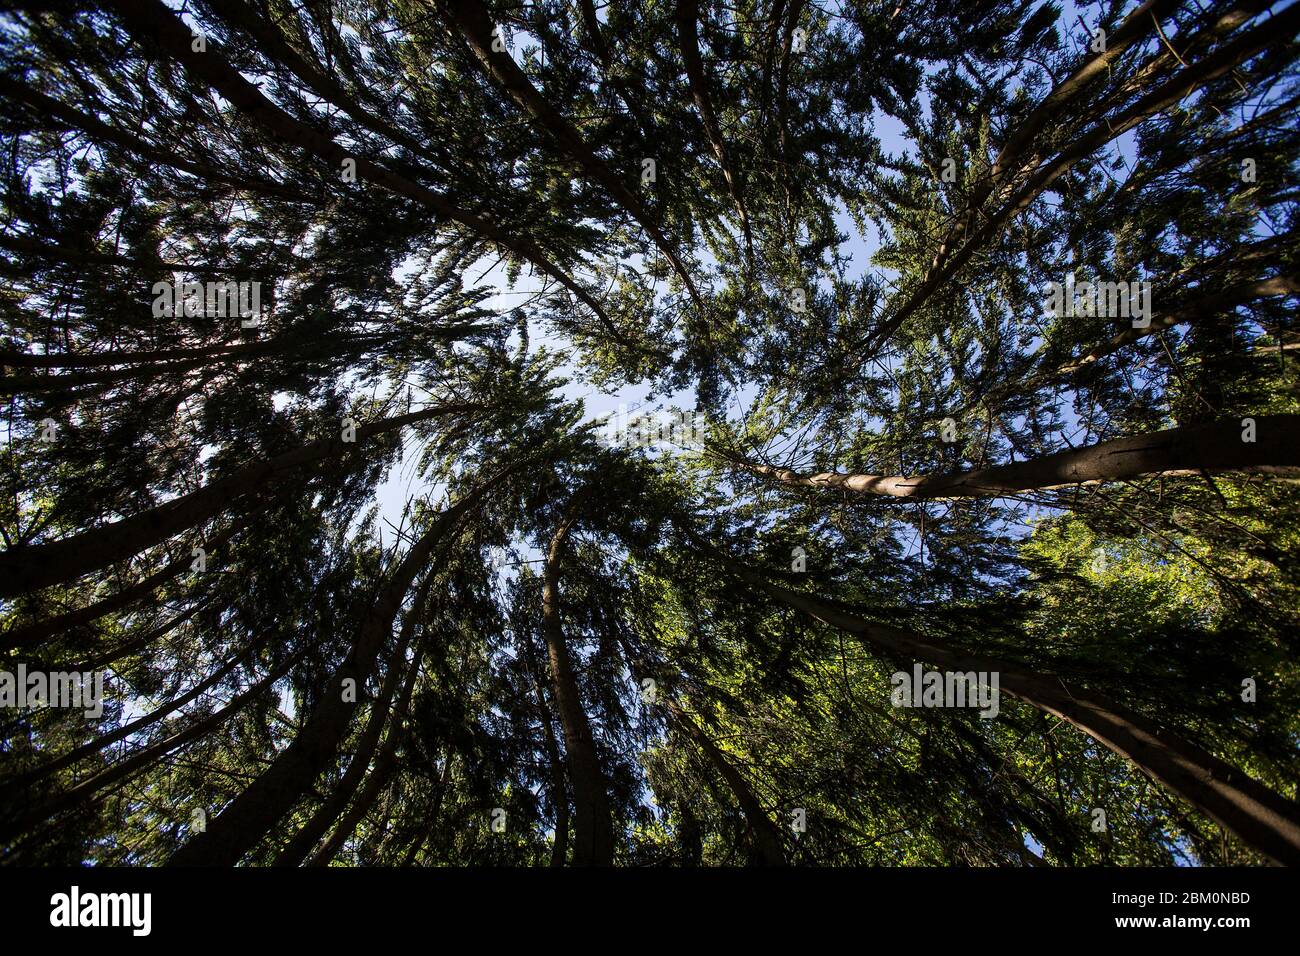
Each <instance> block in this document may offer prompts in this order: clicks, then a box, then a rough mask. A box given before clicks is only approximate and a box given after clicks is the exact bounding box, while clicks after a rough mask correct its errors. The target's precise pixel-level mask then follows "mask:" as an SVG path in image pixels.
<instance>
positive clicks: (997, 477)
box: [727, 415, 1300, 499]
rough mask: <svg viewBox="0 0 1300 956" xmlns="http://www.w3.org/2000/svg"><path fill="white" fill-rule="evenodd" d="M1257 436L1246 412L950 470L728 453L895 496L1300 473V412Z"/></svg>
mask: <svg viewBox="0 0 1300 956" xmlns="http://www.w3.org/2000/svg"><path fill="white" fill-rule="evenodd" d="M1250 420H1251V421H1253V422H1254V441H1243V436H1244V434H1245V432H1246V428H1245V426H1243V424H1242V421H1243V420H1242V419H1233V420H1230V421H1225V422H1216V423H1215V424H1213V425H1193V426H1188V427H1186V428H1171V429H1169V430H1167V431H1162V432H1153V433H1152V434H1150V435H1134V436H1132V437H1129V438H1116V439H1113V440H1112V441H1104V442H1100V443H1098V444H1096V445H1088V446H1086V447H1084V448H1073V449H1070V450H1068V451H1061V452H1056V453H1055V454H1051V455H1044V456H1043V457H1041V458H1033V459H1030V460H1029V461H1018V462H1014V463H1012V464H1009V465H997V466H995V467H992V468H981V469H978V470H976V471H959V472H954V473H952V474H947V475H922V476H918V477H915V478H906V477H903V476H901V475H895V476H887V475H857V474H843V473H840V472H823V473H821V474H816V475H801V474H799V473H798V472H795V471H791V470H790V469H789V468H777V467H775V466H772V465H762V464H754V463H753V462H748V461H737V460H735V459H727V460H728V461H731V462H732V463H733V464H735V465H737V467H740V468H743V469H744V470H746V471H750V472H753V473H754V474H756V475H763V476H765V477H768V478H772V479H774V480H776V481H777V482H780V483H781V484H783V485H787V486H790V487H795V488H835V489H842V490H845V491H854V492H858V493H860V494H874V495H887V496H891V497H895V498H914V499H934V498H976V497H985V496H990V495H1008V494H1016V493H1018V492H1023V491H1048V490H1051V489H1054V488H1064V487H1069V486H1071V485H1079V484H1093V483H1097V482H1105V481H1120V480H1123V479H1128V478H1139V477H1142V476H1143V475H1201V474H1206V473H1209V474H1217V473H1221V472H1239V473H1245V474H1262V475H1283V476H1295V475H1300V415H1259V416H1257V417H1255V418H1253V419H1250Z"/></svg>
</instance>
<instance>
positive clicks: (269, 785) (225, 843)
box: [168, 461, 524, 866]
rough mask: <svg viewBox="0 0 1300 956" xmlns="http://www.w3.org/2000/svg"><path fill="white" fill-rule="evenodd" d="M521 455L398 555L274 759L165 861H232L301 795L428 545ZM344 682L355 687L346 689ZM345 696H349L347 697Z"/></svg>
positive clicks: (351, 706) (424, 561) (346, 716)
mask: <svg viewBox="0 0 1300 956" xmlns="http://www.w3.org/2000/svg"><path fill="white" fill-rule="evenodd" d="M523 464H524V463H523V462H522V461H519V462H516V463H515V464H514V465H512V466H511V467H510V468H507V469H506V470H504V471H501V472H498V473H497V475H496V476H495V477H494V478H491V479H489V480H488V481H486V482H484V483H483V484H481V485H480V486H479V487H478V488H476V489H474V490H473V491H472V492H470V493H469V494H467V495H466V496H465V497H464V498H462V499H461V500H460V501H459V502H457V503H456V504H455V505H452V506H451V507H450V508H448V509H447V510H446V511H444V512H443V513H442V514H441V515H439V516H438V518H437V519H436V520H435V521H434V522H433V524H432V525H431V526H430V528H429V530H428V531H426V532H425V533H424V534H423V535H422V536H421V537H420V539H419V540H418V541H416V543H415V544H413V545H412V546H411V548H410V550H409V551H408V552H407V554H406V556H405V558H403V560H402V562H401V564H399V565H398V567H397V569H396V570H395V571H394V572H393V573H392V574H391V575H390V576H389V578H388V580H387V581H386V582H385V583H384V585H383V586H382V587H381V588H380V590H379V594H378V595H377V596H376V598H375V602H374V604H373V605H372V606H371V609H370V611H369V613H368V614H367V615H366V616H365V618H364V619H363V620H362V622H361V625H360V627H359V628H358V631H357V636H356V639H355V641H354V642H353V645H352V650H351V651H350V652H349V653H348V656H347V658H346V659H344V661H343V663H342V664H340V665H339V666H338V668H337V669H336V670H335V671H334V673H333V675H332V676H331V677H330V680H329V684H328V686H327V689H326V690H325V692H324V693H323V695H322V696H321V698H320V700H319V701H317V703H316V706H315V708H314V709H313V710H312V712H311V714H310V715H309V716H308V717H307V719H306V721H305V722H304V723H303V725H302V729H301V730H300V731H299V733H298V736H297V737H295V738H294V740H293V742H292V743H291V744H289V746H288V747H286V748H285V749H284V750H282V751H281V752H280V754H279V755H278V756H277V757H276V759H275V761H274V762H273V763H272V764H271V766H270V767H268V768H267V769H266V770H265V771H263V772H262V774H261V775H260V776H259V777H258V778H257V779H256V780H254V781H253V782H252V784H250V785H249V787H248V788H247V789H246V790H244V792H243V793H241V794H240V795H239V796H237V797H236V798H235V799H234V800H232V801H231V802H230V804H229V805H228V806H227V807H226V809H225V810H223V811H222V812H221V814H220V815H219V816H218V817H217V818H216V819H215V820H213V821H212V823H211V824H210V825H209V826H208V829H207V831H206V832H205V833H200V834H197V835H196V836H195V837H194V838H193V839H191V840H190V842H189V843H187V844H185V846H183V847H181V848H180V849H179V850H177V851H176V852H175V853H174V854H172V856H171V859H170V860H168V865H171V866H234V865H235V864H236V863H238V862H239V861H240V859H242V858H243V856H244V855H245V854H246V853H247V852H248V851H249V850H251V849H252V848H253V847H254V846H255V845H256V844H257V843H258V842H259V841H260V840H261V839H262V837H264V836H265V835H266V834H267V833H268V832H270V830H271V828H272V827H274V826H275V825H276V823H278V822H279V821H280V819H281V818H282V817H283V816H284V815H285V814H286V813H288V812H289V811H290V810H291V809H292V808H293V806H294V804H296V803H297V802H298V800H299V799H301V797H302V795H303V793H305V792H306V790H307V788H308V787H310V786H311V784H312V782H313V781H314V780H315V779H316V778H317V777H318V776H319V775H320V774H321V773H322V772H323V771H324V770H325V768H326V767H327V766H328V765H329V764H330V762H331V761H332V760H334V759H335V757H336V755H337V753H338V748H339V745H340V744H341V743H342V741H343V738H344V737H345V736H346V735H347V731H348V726H349V724H350V723H351V722H352V715H353V714H354V713H355V711H356V709H357V706H358V704H357V699H356V698H357V696H358V695H359V693H360V691H361V689H362V688H364V687H365V684H366V679H367V678H368V677H369V676H370V674H371V673H372V672H373V671H374V668H375V660H376V658H377V657H378V655H379V652H380V650H381V649H382V648H383V645H384V643H385V641H387V640H388V639H389V638H390V637H391V635H392V631H393V620H394V619H395V618H396V617H397V615H398V612H399V611H400V610H401V606H402V601H403V599H404V598H405V597H406V595H407V593H408V592H409V591H410V589H411V585H412V583H413V582H414V581H415V578H416V576H417V575H418V574H419V573H420V572H421V571H422V570H423V571H426V580H428V579H430V578H432V577H433V576H435V575H436V574H437V573H438V568H439V566H440V565H441V563H442V561H443V560H445V554H446V552H445V551H444V552H442V553H441V555H440V556H439V559H438V560H436V561H435V562H434V566H433V567H432V568H429V567H427V565H428V562H429V558H430V556H431V554H432V553H433V550H434V547H435V546H436V545H437V544H438V543H440V542H441V541H442V540H443V539H444V538H445V537H447V535H448V534H449V533H450V531H451V529H452V528H454V527H455V526H456V525H457V524H458V522H459V521H460V519H461V517H463V515H464V514H465V512H466V511H468V510H469V509H470V508H471V507H472V506H474V505H475V504H476V503H477V502H478V501H479V500H480V499H481V498H482V497H483V496H484V495H485V494H486V493H487V492H488V491H489V490H491V489H492V488H493V487H494V486H495V485H497V484H498V483H500V482H501V481H502V480H504V479H505V478H506V477H507V476H509V475H510V474H511V473H512V472H513V471H514V470H516V469H518V468H520V467H522V465H523ZM345 682H351V686H352V688H353V689H355V691H356V692H357V693H353V694H351V695H349V694H346V693H345V687H346V686H347V684H346V683H345ZM349 696H350V697H351V698H352V699H351V700H349V699H348V698H349Z"/></svg>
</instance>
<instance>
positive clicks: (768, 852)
mask: <svg viewBox="0 0 1300 956" xmlns="http://www.w3.org/2000/svg"><path fill="white" fill-rule="evenodd" d="M668 709H669V712H670V713H671V714H672V715H673V718H674V720H675V722H676V723H677V725H678V726H679V727H681V728H682V729H683V730H684V731H686V733H687V735H688V736H689V737H690V738H691V739H692V740H694V741H695V743H696V744H697V745H698V746H699V748H700V749H701V750H703V751H704V754H705V756H706V757H708V758H709V763H710V764H712V765H713V768H714V769H715V770H716V771H717V772H718V775H719V776H721V777H722V779H723V780H725V781H726V783H727V787H728V788H730V790H731V792H732V794H733V795H734V796H735V798H736V802H737V803H739V804H740V809H741V811H742V812H743V813H744V814H745V819H746V820H748V821H749V826H750V829H751V830H753V831H754V860H755V862H757V863H758V864H759V865H761V866H784V865H785V862H786V861H785V841H784V840H783V839H782V838H781V831H780V830H778V829H777V827H776V824H775V823H773V822H772V818H771V817H769V816H768V815H767V811H766V810H764V809H763V804H762V803H760V802H759V799H758V797H757V796H756V795H755V794H754V790H753V788H752V787H750V785H749V782H748V781H747V780H746V779H745V778H744V776H743V775H742V774H741V773H740V771H739V770H737V769H736V768H735V767H733V766H732V765H731V762H730V761H729V760H727V757H726V755H725V754H723V752H722V751H721V750H720V749H718V745H717V744H715V743H714V742H713V741H712V740H711V739H710V738H709V735H708V734H707V733H706V732H705V731H704V730H703V729H702V728H701V727H700V726H699V725H697V724H696V723H695V721H694V720H692V719H691V718H690V717H689V716H688V715H687V714H686V713H685V712H684V711H683V710H682V709H681V708H680V707H679V706H678V705H677V704H676V703H674V702H672V701H670V702H669V704H668Z"/></svg>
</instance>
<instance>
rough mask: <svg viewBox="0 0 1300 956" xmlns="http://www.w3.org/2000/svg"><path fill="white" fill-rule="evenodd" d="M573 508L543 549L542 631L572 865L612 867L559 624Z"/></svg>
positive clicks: (606, 814)
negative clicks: (563, 768) (567, 787)
mask: <svg viewBox="0 0 1300 956" xmlns="http://www.w3.org/2000/svg"><path fill="white" fill-rule="evenodd" d="M577 504H578V502H577V501H575V502H574V503H572V504H571V505H570V506H569V511H568V513H567V514H566V515H565V516H564V518H563V519H562V520H561V522H560V525H559V527H557V528H556V529H555V533H554V534H553V535H551V543H550V547H549V548H548V549H547V553H546V565H545V570H544V572H543V580H542V629H543V631H544V633H545V637H546V649H547V653H548V656H549V659H550V666H551V686H552V688H553V690H554V691H555V703H556V707H557V708H558V710H559V711H560V725H561V726H562V727H563V728H564V748H565V750H566V751H567V753H568V758H569V779H570V781H572V783H573V864H574V866H610V865H612V864H613V862H614V829H613V824H612V821H611V819H610V811H609V794H608V791H607V789H606V783H605V775H604V773H603V772H602V771H601V767H600V760H599V758H598V757H597V756H596V744H595V741H594V739H593V738H592V734H591V724H590V722H589V721H588V720H587V714H586V712H585V711H584V710H583V708H582V695H581V693H580V691H579V689H578V681H577V677H576V676H575V675H574V673H573V663H572V661H571V660H570V658H569V648H568V645H567V643H566V642H565V640H564V630H563V626H562V624H561V621H560V608H559V601H560V583H559V582H560V559H561V554H562V552H563V549H564V541H565V538H567V537H568V534H569V529H570V528H571V527H572V526H573V523H574V521H575V520H577V510H578V509H577Z"/></svg>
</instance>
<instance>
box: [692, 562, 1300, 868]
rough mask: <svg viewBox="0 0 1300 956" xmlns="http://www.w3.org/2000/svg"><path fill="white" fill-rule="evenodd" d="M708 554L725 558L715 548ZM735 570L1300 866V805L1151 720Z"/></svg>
mask: <svg viewBox="0 0 1300 956" xmlns="http://www.w3.org/2000/svg"><path fill="white" fill-rule="evenodd" d="M706 548H708V550H711V551H713V553H714V554H716V555H717V556H718V557H720V558H725V555H723V554H721V552H718V551H717V550H716V549H713V548H711V547H709V546H707V545H706ZM728 564H729V565H730V566H731V567H733V568H735V571H736V573H737V574H739V575H740V577H741V578H743V579H744V580H746V581H748V582H749V583H751V584H752V585H754V586H755V587H757V588H758V589H759V590H760V591H762V592H764V593H766V594H768V595H769V596H771V597H772V598H773V599H775V600H776V601H778V602H780V603H782V604H784V605H786V606H787V607H791V608H794V609H795V610H798V611H802V612H803V613H805V614H807V615H809V616H810V617H813V618H816V619H817V620H819V621H822V622H824V623H826V624H829V625H830V626H832V627H837V628H840V629H841V630H844V631H848V632H849V633H850V634H853V635H854V636H856V637H857V638H859V639H860V640H861V641H862V642H863V643H864V644H865V645H867V646H868V647H869V648H872V649H874V650H877V651H883V652H886V653H889V654H897V655H902V656H905V657H909V658H911V659H912V660H918V661H927V662H929V663H930V664H933V665H936V666H938V667H941V668H943V669H945V670H951V671H960V672H968V671H977V672H979V671H983V672H987V673H993V672H996V673H997V674H999V675H1000V677H999V680H1000V685H1001V689H1002V690H1005V691H1006V692H1007V693H1009V694H1011V695H1012V696H1014V697H1018V698H1019V699H1020V700H1023V701H1024V702H1025V703H1027V704H1030V705H1031V706H1034V707H1037V708H1039V709H1040V710H1044V711H1046V712H1047V713H1050V714H1054V715H1056V716H1057V717H1060V718H1061V719H1062V720H1064V721H1067V722H1068V723H1070V724H1072V725H1073V726H1074V727H1076V728H1077V729H1079V730H1081V731H1083V732H1084V733H1085V734H1087V735H1088V736H1090V737H1092V738H1093V739H1094V740H1096V741H1097V742H1098V743H1100V744H1102V745H1103V746H1105V747H1107V748H1109V749H1110V750H1112V751H1114V752H1115V753H1117V754H1119V755H1120V756H1122V757H1125V758H1127V759H1128V760H1130V761H1132V762H1133V763H1134V764H1135V765H1136V766H1137V767H1138V768H1140V769H1141V770H1142V771H1144V772H1145V773H1147V774H1148V775H1150V776H1151V777H1152V778H1153V779H1154V780H1156V781H1158V782H1159V783H1160V784H1161V785H1162V786H1164V787H1165V788H1166V789H1168V790H1169V791H1170V792H1171V793H1173V794H1174V795H1176V796H1178V797H1180V798H1182V799H1183V800H1186V801H1187V802H1188V803H1190V804H1191V805H1192V806H1194V807H1196V808H1197V809H1198V810H1200V811H1201V812H1203V813H1205V814H1207V815H1208V816H1210V817H1212V818H1213V819H1214V820H1216V821H1218V822H1219V823H1220V824H1221V825H1222V826H1224V827H1225V828H1227V829H1228V830H1230V831H1232V832H1233V833H1235V834H1236V835H1237V836H1238V837H1239V838H1240V839H1241V841H1242V842H1243V843H1245V844H1247V845H1248V846H1250V847H1253V848H1254V849H1256V850H1258V851H1259V852H1260V853H1263V854H1264V855H1265V856H1267V857H1268V858H1269V859H1271V860H1273V861H1275V862H1277V863H1281V864H1285V865H1291V866H1293V865H1297V864H1300V806H1298V805H1297V804H1295V803H1293V802H1292V801H1290V800H1287V799H1285V798H1284V797H1281V796H1279V795H1278V794H1276V793H1274V792H1273V791H1271V790H1269V789H1268V788H1267V787H1265V786H1263V785H1261V784H1259V783H1257V782H1256V781H1254V780H1252V779H1251V778H1250V777H1248V776H1246V775H1245V774H1244V773H1242V772H1241V771H1240V770H1238V769H1236V768H1235V767H1232V766H1230V765H1229V764H1227V763H1225V762H1224V761H1222V760H1220V759H1219V758H1218V757H1215V756H1214V755H1213V754H1210V753H1208V752H1206V751H1205V750H1202V749H1201V748H1200V747H1198V746H1197V745H1195V744H1193V743H1191V742H1190V741H1187V740H1184V739H1182V738H1180V737H1178V736H1175V735H1174V734H1173V733H1171V732H1169V731H1168V730H1166V729H1164V728H1162V727H1160V726H1158V725H1157V724H1155V723H1154V722H1153V721H1151V720H1150V719H1148V718H1146V717H1143V716H1141V715H1140V714H1137V713H1134V712H1133V711H1130V710H1128V709H1127V708H1125V707H1123V706H1121V705H1119V704H1117V703H1114V702H1113V701H1110V700H1108V699H1107V698H1106V697H1104V696H1102V695H1101V694H1098V693H1095V692H1093V691H1091V690H1087V689H1085V688H1083V687H1079V686H1077V685H1073V684H1069V683H1067V682H1065V681H1063V680H1061V679H1060V678H1057V677H1052V676H1050V675H1046V674H1038V673H1035V672H1033V671H1029V670H1026V669H1025V668H1024V667H1023V666H1021V665H1019V664H1014V663H1010V662H1007V661H1002V660H998V659H996V658H992V657H985V656H983V655H979V654H971V653H967V652H966V651H963V650H959V649H954V648H951V647H945V646H942V645H939V644H934V643H931V642H930V641H929V640H927V639H926V638H925V637H923V636H920V635H916V634H910V633H907V632H905V631H902V630H899V629H897V628H892V627H887V626H884V625H878V624H872V623H871V622H869V621H866V620H863V619H862V618H859V617H856V616H855V615H853V614H849V613H847V612H845V611H842V610H840V609H839V608H837V607H834V606H832V605H831V604H829V603H827V602H825V601H822V600H820V599H818V598H816V597H813V596H811V595H808V594H805V593H802V592H799V591H792V590H790V589H788V588H783V587H780V586H778V585H775V584H772V583H770V582H769V581H767V580H766V579H765V578H763V576H762V575H760V574H758V573H757V572H755V571H752V570H750V569H748V568H744V567H738V566H736V565H735V563H734V562H731V561H728Z"/></svg>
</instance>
